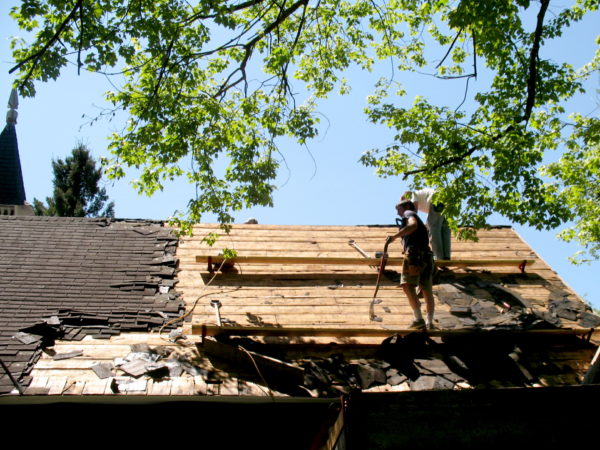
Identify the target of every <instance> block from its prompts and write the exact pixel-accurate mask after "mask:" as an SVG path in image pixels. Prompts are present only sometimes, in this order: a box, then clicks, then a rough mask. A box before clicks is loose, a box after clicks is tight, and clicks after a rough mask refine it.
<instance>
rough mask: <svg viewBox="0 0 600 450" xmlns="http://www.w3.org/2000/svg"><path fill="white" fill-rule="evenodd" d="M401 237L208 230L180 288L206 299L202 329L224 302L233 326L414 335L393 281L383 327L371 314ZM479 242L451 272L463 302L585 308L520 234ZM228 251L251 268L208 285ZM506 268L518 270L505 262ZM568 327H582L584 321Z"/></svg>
mask: <svg viewBox="0 0 600 450" xmlns="http://www.w3.org/2000/svg"><path fill="white" fill-rule="evenodd" d="M396 230H397V228H396V227H394V226H354V227H348V226H274V225H234V226H233V227H232V229H231V233H230V234H228V235H226V234H223V232H222V231H221V230H220V229H219V227H217V226H215V225H210V224H202V225H198V226H196V227H195V228H194V233H195V235H194V237H192V238H184V239H183V240H182V242H181V244H180V248H179V250H178V256H179V257H180V262H181V266H180V267H181V269H182V272H181V273H180V275H179V278H180V285H179V287H180V288H181V290H182V291H183V292H184V297H185V299H186V302H187V303H188V305H191V304H192V302H194V300H195V299H196V297H198V296H200V295H202V296H204V297H203V298H202V300H200V301H199V302H198V304H197V305H196V307H195V310H194V314H193V318H192V324H194V325H197V326H200V325H202V324H214V323H215V316H214V309H213V308H211V307H210V300H211V299H219V300H220V301H221V303H222V305H223V306H222V308H221V316H222V317H223V318H224V319H225V321H226V322H227V320H229V321H230V324H232V325H240V326H257V325H260V326H275V327H284V328H285V327H309V328H310V327H326V328H327V327H339V328H353V327H355V328H357V329H368V328H373V327H375V328H377V327H382V328H391V329H404V328H406V326H407V325H408V324H409V323H410V322H411V320H412V312H411V310H410V308H409V307H408V303H407V300H406V299H405V298H404V294H403V292H402V290H401V289H400V288H399V286H398V284H397V283H396V282H393V281H390V280H388V279H385V280H384V281H383V282H382V286H381V289H380V292H379V293H378V298H379V299H381V300H382V302H381V303H380V304H378V305H376V306H375V313H376V315H377V316H379V317H380V318H382V320H383V321H382V322H381V323H373V322H372V321H370V320H369V312H368V311H369V302H370V300H371V297H372V294H373V288H374V284H375V280H376V272H375V269H374V267H375V266H377V265H378V263H379V260H378V259H376V258H374V256H375V252H377V251H381V250H382V249H383V245H384V243H385V238H386V236H388V235H391V234H394V233H395V232H396ZM209 232H215V233H218V234H221V237H220V238H219V240H218V241H217V243H216V244H215V246H214V247H209V246H207V245H206V244H205V243H204V242H202V238H203V237H204V236H205V234H206V233H209ZM478 237H479V241H478V242H472V241H457V240H454V241H453V243H452V259H453V261H452V263H455V262H457V261H466V262H467V264H468V266H467V267H451V266H450V267H449V268H450V269H451V270H450V274H451V278H452V279H448V280H446V282H451V283H455V284H456V283H458V284H457V286H458V290H457V291H456V292H457V294H456V295H462V296H464V297H472V298H475V299H477V300H483V301H494V296H495V295H496V294H494V292H493V291H494V290H496V291H498V289H504V290H507V291H509V292H510V293H511V295H513V297H515V298H519V299H520V300H522V301H524V302H525V303H526V306H527V307H528V308H537V310H540V311H545V310H546V309H547V307H548V304H549V302H550V301H553V300H556V299H559V298H560V299H562V298H572V299H575V300H577V301H580V299H579V298H578V297H577V295H576V294H575V293H574V292H573V291H571V290H570V289H568V287H566V286H565V285H564V283H562V281H561V280H560V278H559V277H558V276H557V275H556V273H555V272H554V271H552V270H551V269H550V268H549V267H548V266H547V265H546V264H545V263H544V262H543V261H541V260H540V259H539V258H538V256H537V255H536V254H535V252H533V250H532V249H531V248H530V247H529V246H528V245H527V244H526V243H525V242H524V241H523V240H522V239H521V238H520V237H519V236H518V235H517V234H516V233H515V232H514V231H513V230H512V229H511V228H508V227H501V228H492V229H489V230H482V231H480V232H479V233H478ZM350 240H354V241H356V242H357V243H358V244H359V245H360V247H361V248H362V249H363V250H364V251H365V252H366V253H367V254H370V255H372V256H373V258H370V259H367V258H364V257H362V256H361V255H360V254H359V252H357V251H356V249H354V248H352V247H351V246H350V245H348V242H349V241H350ZM223 248H229V249H233V250H235V251H236V252H237V255H238V256H237V257H238V258H239V260H244V261H243V263H240V264H235V265H234V267H233V268H232V269H227V271H226V272H225V273H219V274H217V275H216V276H215V277H214V279H213V281H212V282H211V284H210V286H207V283H209V282H210V280H211V279H212V278H213V275H212V274H209V273H207V272H206V267H202V265H201V264H202V263H200V264H199V263H197V261H206V260H207V257H208V256H213V255H218V254H219V253H220V252H221V251H222V249H223ZM401 260H402V253H401V245H400V244H397V245H396V244H393V245H392V246H390V248H389V259H388V266H389V268H390V269H396V268H397V266H394V264H395V263H397V262H400V261H401ZM523 260H527V261H528V262H529V263H528V264H527V266H526V274H525V275H523V276H521V275H522V274H520V271H519V268H518V264H519V263H520V262H522V261H523ZM213 261H214V262H218V260H213ZM390 261H391V263H390ZM282 262H287V263H289V262H291V263H293V264H281V263H282ZM345 262H350V263H351V265H348V264H344V263H345ZM505 262H506V263H507V264H510V265H508V266H502V265H500V264H504V263H505ZM487 264H489V266H488V265H487ZM471 274H473V275H471ZM470 278H471V279H472V280H471V281H469V279H470ZM465 283H466V284H465ZM492 286H498V288H496V287H494V288H492ZM490 289H492V290H490ZM434 294H435V297H436V299H437V305H436V308H437V310H438V314H439V315H440V316H443V315H444V314H449V312H448V311H449V309H450V308H449V307H448V306H447V305H446V304H444V302H442V285H437V286H434ZM444 295H445V297H444V298H447V297H448V295H447V294H444ZM507 295H509V294H507ZM499 311H500V310H499ZM563 322H564V324H565V325H567V326H575V327H577V323H571V322H568V321H566V320H563ZM187 326H189V325H186V327H187Z"/></svg>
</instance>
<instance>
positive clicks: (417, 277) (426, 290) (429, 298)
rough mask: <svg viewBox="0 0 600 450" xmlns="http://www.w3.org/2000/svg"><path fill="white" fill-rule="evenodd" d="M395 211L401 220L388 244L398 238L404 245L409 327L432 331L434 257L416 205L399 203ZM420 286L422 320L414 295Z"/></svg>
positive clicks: (403, 267) (404, 278) (401, 280)
mask: <svg viewBox="0 0 600 450" xmlns="http://www.w3.org/2000/svg"><path fill="white" fill-rule="evenodd" d="M396 211H397V212H398V215H399V216H400V217H401V218H402V227H401V228H400V231H398V233H396V234H395V235H393V236H388V241H389V242H393V241H395V240H396V239H397V238H399V237H401V238H402V241H403V244H404V254H405V258H404V262H403V264H402V275H401V278H400V285H401V286H402V289H404V293H405V294H406V297H407V298H408V303H409V304H410V307H411V308H412V310H413V314H414V321H413V323H411V324H410V328H413V329H424V328H425V327H427V328H430V329H431V328H434V325H433V313H434V309H435V302H434V299H433V292H432V276H433V254H432V253H431V249H430V248H429V235H428V233H427V228H426V227H425V224H423V222H422V221H421V219H420V218H419V216H418V215H417V213H416V211H415V205H414V203H413V202H411V201H410V200H402V201H401V202H400V203H398V204H397V205H396ZM417 286H420V287H421V291H422V292H423V297H424V298H425V305H426V307H427V319H426V321H425V320H423V316H422V314H421V302H419V297H418V296H417V292H416V287H417Z"/></svg>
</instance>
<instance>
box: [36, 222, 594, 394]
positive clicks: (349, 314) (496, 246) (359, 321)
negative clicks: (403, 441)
mask: <svg viewBox="0 0 600 450" xmlns="http://www.w3.org/2000/svg"><path fill="white" fill-rule="evenodd" d="M209 232H219V228H218V226H216V225H198V226H196V227H195V229H194V233H195V234H194V236H193V237H185V238H182V239H181V240H180V243H179V247H178V249H177V256H178V259H179V269H180V272H179V273H178V280H179V283H178V285H177V288H178V292H180V293H181V294H182V296H183V300H184V301H185V303H186V308H187V311H188V312H191V314H190V315H189V316H188V317H187V318H186V321H185V322H184V323H183V333H184V334H185V335H187V339H184V340H178V341H177V342H176V343H174V342H169V340H168V339H167V337H166V336H165V335H163V336H157V335H149V334H140V333H137V334H130V333H122V334H121V335H120V336H118V337H113V338H111V339H110V340H105V341H97V340H94V339H91V338H90V337H86V338H85V339H84V340H82V341H80V342H78V343H73V342H64V341H63V342H57V343H56V345H55V346H54V351H55V352H57V353H58V354H59V355H62V354H69V353H70V352H74V351H80V352H82V354H81V356H77V357H74V358H71V359H54V358H52V356H51V355H43V356H42V357H41V358H40V361H39V362H38V364H37V365H36V367H35V369H34V370H33V371H32V375H33V377H34V380H33V383H32V386H33V387H32V389H38V391H39V392H45V393H50V394H62V393H64V394H76V395H78V394H112V393H115V389H116V388H115V383H116V384H119V383H122V384H119V386H120V387H119V386H117V390H119V389H120V392H129V393H131V392H135V393H138V394H143V395H194V394H200V395H233V396H237V395H254V396H266V395H269V394H268V392H269V387H267V386H265V383H264V380H261V379H260V377H257V375H256V373H255V371H254V370H250V371H249V372H248V371H247V370H246V371H245V370H243V369H241V368H240V367H237V368H236V366H235V364H233V366H232V365H231V364H229V365H228V364H227V363H224V362H223V361H219V358H218V357H217V358H214V356H215V355H211V354H210V351H209V348H208V347H206V348H204V347H203V346H199V347H198V349H197V348H196V346H195V344H196V343H197V342H199V341H200V337H199V336H197V335H196V336H194V335H192V332H195V333H201V332H202V325H203V324H206V325H209V326H212V327H213V329H215V327H214V326H215V324H216V320H217V319H216V314H215V309H214V307H213V306H212V304H211V302H213V301H217V300H218V301H219V302H220V304H221V308H220V313H221V319H222V321H223V329H231V328H232V327H233V326H239V327H244V330H248V334H249V335H250V336H254V335H259V334H261V333H262V334H266V336H263V337H259V338H257V339H253V340H252V341H249V340H242V341H240V340H236V339H233V340H231V344H232V345H231V349H233V350H234V351H235V348H236V347H237V343H240V342H241V343H244V345H249V346H248V349H251V350H255V351H256V352H258V354H263V355H270V356H273V357H275V358H276V359H279V360H281V361H286V362H288V363H289V362H293V363H294V364H295V365H296V366H297V367H302V370H304V371H305V373H306V374H309V378H310V377H311V376H312V377H313V378H314V377H315V376H317V375H315V374H318V373H330V375H331V374H332V373H333V372H327V371H328V370H334V369H335V370H337V372H338V373H339V372H340V371H347V370H351V371H354V370H357V371H358V373H360V374H362V375H361V377H363V378H364V379H362V378H361V380H360V383H361V384H362V385H363V386H362V388H363V391H367V392H369V391H373V390H374V391H404V390H423V389H438V388H446V389H460V388H465V387H468V386H471V387H499V386H533V385H541V386H544V385H549V386H550V385H567V384H576V383H578V382H579V381H580V380H581V378H582V376H583V374H584V373H585V371H586V369H587V367H588V366H589V361H590V360H591V357H592V355H593V353H594V350H595V348H594V346H593V345H591V344H589V343H586V342H585V340H584V339H581V338H580V337H576V336H568V335H567V336H564V335H554V333H555V331H554V330H559V331H561V329H564V330H565V331H564V332H569V329H574V330H576V331H578V330H581V331H580V332H587V331H588V330H589V328H590V327H592V326H595V325H593V323H597V321H599V320H600V319H598V318H597V317H596V316H593V315H591V314H589V312H588V311H587V307H586V305H584V304H583V303H582V302H581V300H580V299H579V297H578V296H577V295H576V294H575V293H574V292H573V291H571V290H570V289H569V288H568V287H567V286H565V285H564V283H563V282H562V281H561V280H560V278H559V277H558V276H557V274H556V273H555V272H554V271H552V270H551V269H550V268H549V267H548V266H547V265H546V264H545V263H544V262H543V261H542V260H540V259H539V258H538V257H537V255H536V254H535V253H534V252H533V251H532V250H531V248H530V247H529V246H528V245H527V244H526V243H524V242H523V241H522V240H521V239H520V238H519V236H518V235H517V234H516V233H515V232H514V231H513V230H512V229H510V228H506V227H499V228H494V229H491V230H487V231H481V232H480V233H479V236H480V241H479V242H476V243H473V242H456V241H455V242H453V259H456V260H467V259H469V260H484V259H485V260H494V259H496V260H514V261H515V262H517V261H522V260H523V259H531V260H535V262H534V264H532V265H531V266H529V265H528V266H527V267H526V270H525V273H521V271H520V269H519V268H518V266H517V264H515V265H511V266H506V265H499V266H498V267H494V266H493V265H486V266H483V267H478V266H476V265H470V266H468V267H450V270H448V271H445V272H443V275H442V276H441V277H440V279H439V281H438V283H437V284H436V285H435V286H434V295H435V299H436V308H437V312H436V317H437V318H438V319H439V322H440V325H441V327H442V330H441V331H440V333H438V334H439V336H438V337H435V336H434V335H435V334H436V333H432V334H431V335H426V334H424V333H413V334H411V335H407V336H405V337H404V338H402V339H400V340H398V341H397V343H396V344H394V345H399V346H400V347H398V348H399V349H400V348H402V349H403V352H405V351H406V350H407V349H408V350H409V353H410V355H411V358H412V360H411V361H410V362H409V363H410V364H408V363H407V362H406V361H405V362H400V363H402V364H404V363H407V364H408V365H409V369H410V370H409V369H407V372H406V373H407V374H408V375H407V374H404V373H400V372H398V371H397V370H396V371H395V372H394V370H395V369H394V368H393V367H392V368H390V367H389V366H381V364H382V355H381V352H380V351H381V346H380V344H381V342H382V339H383V337H384V336H385V335H389V336H391V335H393V334H394V332H396V331H398V330H400V332H401V333H400V334H401V335H405V329H406V327H407V325H408V323H409V322H410V321H411V320H412V315H411V312H410V309H409V308H408V305H407V301H406V299H405V298H404V295H403V293H402V290H401V289H400V288H399V287H398V283H397V281H394V279H395V277H397V273H396V272H394V271H393V270H390V271H388V272H387V273H386V275H387V278H384V280H383V282H382V287H381V289H380V290H379V294H378V296H377V300H378V301H377V302H374V304H373V305H372V307H373V312H374V315H375V316H376V317H378V318H379V319H380V320H371V311H370V309H371V308H370V307H371V301H372V297H373V292H374V285H375V280H376V268H375V267H369V266H368V265H339V266H337V265H327V264H324V265H323V264H308V265H304V264H297V263H294V264H285V265H282V264H276V265H269V264H264V263H263V264H256V265H255V264H251V263H243V264H235V265H234V266H233V267H229V268H227V269H226V270H225V271H224V272H219V271H217V272H214V273H212V274H211V273H210V272H209V270H208V268H207V265H206V263H198V262H196V258H197V257H198V256H210V255H217V254H218V253H219V252H220V251H221V250H222V249H223V248H225V247H226V248H229V249H234V250H236V251H237V252H238V255H240V256H242V257H243V256H248V257H254V256H265V257H273V256H275V257H277V256H286V257H290V256H291V257H314V258H336V257H342V258H354V257H356V256H359V257H360V254H359V253H358V252H357V251H356V249H354V248H352V247H351V246H349V245H348V241H349V240H351V239H354V240H355V241H356V242H357V243H358V244H359V245H360V246H361V247H362V248H363V249H364V250H365V251H366V252H367V253H369V254H373V253H374V252H376V251H380V250H381V249H382V247H383V243H384V241H385V236H386V235H388V234H391V233H393V232H395V228H394V227H381V226H361V227H326V226H318V227H309V226H268V225H235V226H233V228H232V231H231V234H229V235H223V236H221V237H220V239H219V240H218V241H217V244H216V245H215V246H214V247H209V246H207V245H206V244H205V243H204V242H203V241H202V239H203V237H204V236H205V235H206V234H207V233H209ZM390 257H401V252H400V247H399V245H398V246H392V247H390ZM391 269H394V267H392V268H391ZM293 327H296V328H302V329H306V328H311V329H319V330H323V329H329V330H339V331H340V332H341V333H342V334H343V332H344V331H347V332H349V333H348V334H351V336H350V335H349V336H329V335H328V336H324V337H323V336H322V337H317V336H313V335H310V334H306V333H304V334H300V335H297V336H292V335H286V334H285V333H286V332H287V331H290V330H291V328H293ZM557 327H562V328H557ZM269 329H271V330H276V331H278V332H279V333H273V334H272V335H269V333H267V332H265V330H267V331H268V330H269ZM540 329H541V330H542V331H539V330H540ZM373 330H375V331H376V332H377V333H376V334H377V336H376V337H371V336H369V334H370V332H371V331H373ZM259 331H260V332H259ZM561 332H563V331H561ZM578 332H579V331H578ZM475 333H477V334H475ZM240 334H241V333H240ZM277 334H279V336H278V335H277ZM314 334H317V333H314ZM140 344H142V348H143V345H144V344H147V345H149V346H150V347H152V348H154V349H155V350H152V349H148V347H147V345H146V350H145V351H149V352H150V354H152V355H155V356H156V355H158V354H162V355H170V356H164V357H163V358H162V359H161V361H162V362H161V364H167V365H169V374H168V376H164V374H163V375H162V376H160V377H157V376H155V375H154V376H149V375H141V376H139V377H129V376H127V375H126V374H125V373H124V372H123V371H122V370H121V369H118V368H116V367H113V365H114V364H115V362H116V361H120V362H119V364H120V363H121V362H122V358H125V357H126V356H127V355H128V354H129V353H131V352H133V355H135V354H136V353H139V351H140V348H141V347H140ZM209 347H210V346H209ZM215 348H216V349H217V350H216V351H217V352H218V351H219V350H218V348H219V346H218V345H217V346H216V347H215ZM240 354H241V353H240ZM393 354H394V352H392V355H391V356H390V355H389V354H388V356H390V357H391V359H392V360H393V359H394V356H393ZM174 355H178V356H174ZM335 355H338V356H335ZM130 356H131V355H130ZM217 356H218V355H217ZM242 356H243V355H242ZM457 358H458V359H457ZM383 359H385V358H383ZM457 360H458V361H461V364H462V365H463V366H464V367H462V368H461V367H458V369H457V367H456V365H455V364H454V363H453V362H452V361H457ZM386 361H387V360H386ZM392 362H393V361H392ZM100 363H101V364H104V365H105V367H112V369H111V370H112V375H110V376H109V377H108V378H99V376H98V375H97V374H96V373H95V372H94V371H93V370H92V367H96V366H97V365H98V364H100ZM230 363H231V361H230ZM332 367H333V369H332ZM382 367H384V368H382ZM385 367H387V368H385ZM164 368H165V367H164V366H163V369H164ZM382 370H383V372H382ZM315 371H316V372H315ZM319 371H321V372H319ZM375 372H377V373H378V377H380V378H381V377H383V380H384V381H383V384H382V383H381V382H380V383H375V384H374V385H373V386H370V385H369V382H368V378H369V376H371V374H373V373H375ZM382 373H383V375H382ZM263 375H264V374H263ZM265 376H266V377H267V378H268V377H269V375H265ZM327 376H329V375H327ZM331 376H332V377H333V378H335V377H334V375H331ZM365 377H366V378H365ZM411 377H412V378H411ZM317 378H318V376H317ZM365 380H366V381H365ZM380 381H381V380H380ZM354 382H356V380H354ZM128 383H129V386H130V387H129V388H128V387H127V386H128ZM136 383H137V384H136ZM336 383H339V381H338V382H336ZM267 384H268V383H267ZM342 384H343V383H342ZM130 388H131V389H133V391H127V389H130ZM136 389H137V390H136ZM319 389H321V390H320V391H319V392H320V393H319V394H318V395H330V396H331V395H333V396H335V395H339V393H340V392H342V391H344V390H345V389H348V386H344V385H340V384H337V385H335V386H330V387H322V386H321V387H320V388H319ZM317 390H318V389H317ZM34 392H35V391H34ZM294 392H296V391H294ZM305 392H306V391H305ZM273 393H274V395H289V394H290V392H273Z"/></svg>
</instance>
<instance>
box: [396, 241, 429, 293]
mask: <svg viewBox="0 0 600 450" xmlns="http://www.w3.org/2000/svg"><path fill="white" fill-rule="evenodd" d="M432 277H433V254H432V253H431V252H428V251H426V252H423V251H410V250H409V252H408V254H407V255H406V257H405V258H404V262H403V263H402V274H401V276H400V284H401V285H402V284H414V285H415V286H421V287H422V288H424V289H431V288H432V284H433V283H432Z"/></svg>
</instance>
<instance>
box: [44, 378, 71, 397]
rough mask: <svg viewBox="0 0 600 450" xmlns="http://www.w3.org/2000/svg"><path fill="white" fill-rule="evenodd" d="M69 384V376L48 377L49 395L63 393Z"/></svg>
mask: <svg viewBox="0 0 600 450" xmlns="http://www.w3.org/2000/svg"><path fill="white" fill-rule="evenodd" d="M66 384H67V377H64V376H52V377H49V378H48V385H47V387H48V395H62V393H63V391H64V389H65V386H66Z"/></svg>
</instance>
